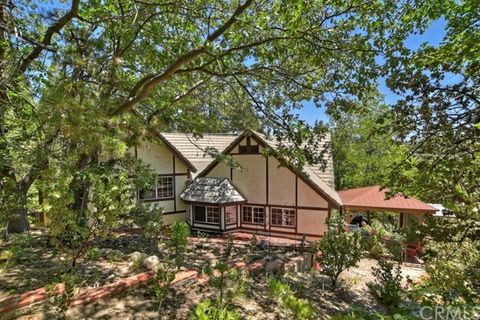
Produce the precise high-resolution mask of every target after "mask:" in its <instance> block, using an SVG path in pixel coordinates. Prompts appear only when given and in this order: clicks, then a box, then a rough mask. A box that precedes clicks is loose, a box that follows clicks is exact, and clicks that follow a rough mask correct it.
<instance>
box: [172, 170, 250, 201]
mask: <svg viewBox="0 0 480 320" xmlns="http://www.w3.org/2000/svg"><path fill="white" fill-rule="evenodd" d="M180 198H181V199H182V200H184V201H185V202H197V203H212V204H227V203H241V202H246V201H247V199H246V198H245V197H244V196H243V195H242V194H241V193H240V192H239V191H238V190H237V189H236V188H235V186H234V185H233V184H232V183H231V182H230V180H228V179H227V178H211V177H197V178H195V180H193V182H192V183H190V184H189V185H188V186H187V188H186V189H185V190H184V191H183V192H182V194H181V195H180Z"/></svg>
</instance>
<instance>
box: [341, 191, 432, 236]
mask: <svg viewBox="0 0 480 320" xmlns="http://www.w3.org/2000/svg"><path fill="white" fill-rule="evenodd" d="M389 192H390V190H389V189H387V188H383V189H382V187H380V186H370V187H363V188H355V189H349V190H344V191H339V192H338V194H339V195H340V198H341V199H342V203H343V208H344V210H345V212H346V219H347V223H350V222H351V220H352V219H354V218H355V216H356V215H355V216H352V214H353V213H358V212H363V213H367V214H368V212H371V211H380V212H397V213H399V219H398V226H399V227H400V228H402V227H404V226H406V225H407V224H408V220H410V219H416V220H417V221H418V222H421V221H422V220H423V215H424V214H432V215H433V214H434V213H435V212H436V211H437V210H436V209H435V208H434V207H432V206H430V205H428V204H426V203H425V202H423V201H420V200H418V199H415V198H412V197H405V196H403V195H402V194H399V193H397V194H396V195H394V196H393V197H390V198H389V197H388V196H387V194H388V193H389Z"/></svg>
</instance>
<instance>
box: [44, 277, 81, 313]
mask: <svg viewBox="0 0 480 320" xmlns="http://www.w3.org/2000/svg"><path fill="white" fill-rule="evenodd" d="M78 281H79V277H78V276H77V274H75V273H64V274H63V275H62V277H61V280H60V282H63V283H64V284H65V291H64V292H63V293H62V294H59V295H56V296H55V297H54V298H53V306H54V308H55V310H56V311H57V312H58V314H59V316H60V319H65V314H66V312H67V310H68V307H69V305H70V302H72V298H73V295H74V293H75V286H76V285H77V283H78ZM53 288H54V285H52V286H48V287H47V292H48V293H52V290H53Z"/></svg>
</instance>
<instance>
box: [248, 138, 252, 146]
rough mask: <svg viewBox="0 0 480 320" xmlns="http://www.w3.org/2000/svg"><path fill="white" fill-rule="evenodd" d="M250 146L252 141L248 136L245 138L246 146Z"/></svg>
mask: <svg viewBox="0 0 480 320" xmlns="http://www.w3.org/2000/svg"><path fill="white" fill-rule="evenodd" d="M251 145H252V141H251V138H250V136H247V146H249V147H250V146H251Z"/></svg>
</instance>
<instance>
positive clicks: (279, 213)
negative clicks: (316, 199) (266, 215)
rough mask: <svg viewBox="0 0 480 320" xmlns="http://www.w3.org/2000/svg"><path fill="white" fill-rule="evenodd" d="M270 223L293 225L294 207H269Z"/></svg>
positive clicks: (280, 225)
mask: <svg viewBox="0 0 480 320" xmlns="http://www.w3.org/2000/svg"><path fill="white" fill-rule="evenodd" d="M270 216H271V218H270V223H271V225H272V226H279V227H295V218H296V214H295V209H288V208H271V209H270Z"/></svg>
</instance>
